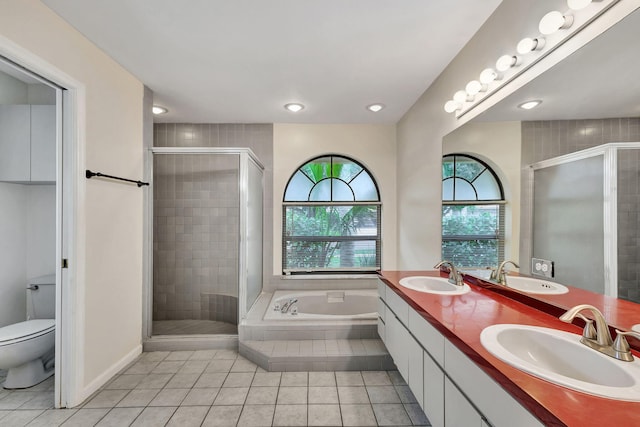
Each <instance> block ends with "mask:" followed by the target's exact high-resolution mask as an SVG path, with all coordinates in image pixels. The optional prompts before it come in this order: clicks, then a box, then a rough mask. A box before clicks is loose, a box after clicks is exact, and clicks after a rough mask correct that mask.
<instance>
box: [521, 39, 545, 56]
mask: <svg viewBox="0 0 640 427" xmlns="http://www.w3.org/2000/svg"><path fill="white" fill-rule="evenodd" d="M543 47H544V38H542V37H540V38H535V39H532V38H531V37H526V38H524V39H522V40H520V42H519V43H518V47H517V48H516V50H517V51H518V53H519V54H520V55H525V54H527V53H529V52H532V51H534V50H540V49H542V48H543Z"/></svg>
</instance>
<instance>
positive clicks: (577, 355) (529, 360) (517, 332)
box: [480, 324, 640, 402]
mask: <svg viewBox="0 0 640 427" xmlns="http://www.w3.org/2000/svg"><path fill="white" fill-rule="evenodd" d="M580 338H581V337H580V335H577V334H572V333H569V332H565V331H559V330H555V329H549V328H543V327H538V326H527V325H514V324H500V325H492V326H489V327H487V328H485V329H484V330H483V331H482V333H481V334H480V342H481V343H482V345H483V346H484V348H486V349H487V351H489V353H491V354H493V355H494V356H495V357H497V358H498V359H500V360H502V361H503V362H506V363H508V364H509V365H511V366H513V367H515V368H517V369H520V370H522V371H525V372H527V373H529V374H531V375H533V376H536V377H538V378H542V379H544V380H546V381H549V382H552V383H555V384H558V385H561V386H564V387H567V388H571V389H574V390H577V391H581V392H583V393H588V394H592V395H596V396H600V397H606V398H610V399H617V400H626V401H632V402H640V362H638V361H637V360H634V361H633V362H623V361H620V360H616V359H614V358H613V357H609V356H607V355H604V354H602V353H599V352H597V351H596V350H593V349H591V348H589V347H587V346H585V345H584V344H582V343H581V342H580Z"/></svg>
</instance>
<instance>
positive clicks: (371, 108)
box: [367, 104, 384, 113]
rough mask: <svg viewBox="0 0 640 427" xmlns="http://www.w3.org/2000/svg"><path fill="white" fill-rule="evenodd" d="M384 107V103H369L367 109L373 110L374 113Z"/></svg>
mask: <svg viewBox="0 0 640 427" xmlns="http://www.w3.org/2000/svg"><path fill="white" fill-rule="evenodd" d="M383 108H384V104H371V105H367V110H369V111H371V112H373V113H377V112H378V111H380V110H382V109H383Z"/></svg>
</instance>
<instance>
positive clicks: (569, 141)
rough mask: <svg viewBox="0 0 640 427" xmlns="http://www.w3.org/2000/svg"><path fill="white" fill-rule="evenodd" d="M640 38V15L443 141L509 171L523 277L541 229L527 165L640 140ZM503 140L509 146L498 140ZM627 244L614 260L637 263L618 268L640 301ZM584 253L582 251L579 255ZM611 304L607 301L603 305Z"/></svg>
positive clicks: (449, 148)
mask: <svg viewBox="0 0 640 427" xmlns="http://www.w3.org/2000/svg"><path fill="white" fill-rule="evenodd" d="M638 37H640V10H636V11H635V12H633V13H631V14H630V15H629V16H627V17H626V18H624V19H623V20H622V21H620V22H619V23H618V24H616V25H615V26H613V27H612V28H610V29H609V30H607V31H606V32H604V33H603V34H601V35H600V36H599V37H597V38H596V39H594V40H593V41H591V42H590V43H588V44H587V45H586V46H584V47H582V48H581V49H579V50H578V51H576V52H575V53H573V54H572V55H570V56H568V57H567V58H565V59H564V60H562V61H561V62H560V63H558V64H557V65H555V66H554V67H553V68H551V69H550V70H548V71H546V72H545V73H543V74H542V75H541V76H539V77H538V78H536V79H535V80H533V81H532V82H530V83H529V84H527V85H525V86H524V87H522V88H521V89H519V90H518V91H516V92H515V93H513V94H512V95H510V96H508V97H507V98H505V99H504V100H502V101H501V102H499V103H498V104H496V105H495V106H494V107H492V108H491V109H489V110H488V111H486V112H485V113H483V114H481V115H480V116H479V117H477V118H475V119H474V120H472V121H471V122H469V123H467V124H465V125H464V126H462V127H461V128H459V129H456V130H455V131H454V132H452V133H451V134H449V135H447V136H446V137H445V138H444V140H443V154H448V153H453V152H463V153H469V154H475V155H478V156H480V158H483V159H486V160H487V161H489V162H492V166H496V167H497V169H498V170H500V171H501V173H502V176H501V177H500V178H501V179H505V180H507V182H508V183H507V185H506V187H509V186H511V194H509V192H508V191H507V197H506V198H507V200H509V203H510V204H511V207H510V208H511V212H510V214H511V215H510V221H511V223H512V228H511V236H512V241H511V242H507V244H508V245H509V244H510V245H511V248H510V249H509V248H507V250H506V251H505V253H506V257H507V258H511V259H517V260H519V261H520V267H521V268H520V271H521V273H522V274H527V275H528V274H530V268H531V265H530V264H531V256H532V255H535V254H532V245H533V241H534V239H535V236H536V230H535V227H533V226H529V224H532V219H531V218H530V216H531V215H530V212H531V210H532V209H531V208H530V207H529V203H530V195H529V194H527V192H528V191H530V190H529V189H528V188H527V182H526V175H527V173H528V172H527V168H526V166H527V165H531V164H534V163H537V162H540V161H542V160H546V159H549V158H552V157H557V156H560V155H565V154H568V153H573V152H576V151H579V150H583V149H586V148H590V147H593V146H597V145H600V144H604V143H610V142H638V141H640V129H639V127H640V78H638V76H640V55H638V54H637V46H636V43H635V40H638ZM531 100H541V101H542V103H541V104H540V105H538V106H537V107H536V108H534V109H531V110H523V109H521V108H518V105H521V104H522V103H524V102H526V101H531ZM511 137H513V138H511ZM497 138H502V140H499V141H496V139H497ZM514 143H515V144H516V145H515V146H514V145H513V144H514ZM509 144H511V145H509ZM635 163H636V164H637V163H638V162H635ZM636 175H638V174H636ZM514 184H515V185H514ZM513 187H518V188H513ZM510 196H511V197H510ZM637 214H638V210H634V211H633V212H629V213H628V217H629V218H637ZM605 221H606V219H605ZM623 223H624V221H620V220H619V221H618V226H619V227H620V226H626V224H623ZM633 225H634V226H633V227H630V228H629V229H628V230H620V232H619V233H618V235H620V234H621V233H622V234H623V235H624V236H626V235H630V236H631V237H633V239H632V240H636V241H638V242H639V244H640V239H638V238H635V236H638V231H637V230H636V229H637V228H638V227H637V226H636V224H635V221H634V222H633ZM609 237H610V236H607V238H609ZM616 237H617V236H616ZM558 238H562V237H561V236H558ZM623 244H624V245H627V243H626V242H622V241H621V239H618V245H617V247H618V251H617V253H616V254H614V256H617V257H618V258H617V259H622V257H624V258H629V259H625V261H631V262H629V263H627V264H625V265H621V266H619V267H618V270H624V271H620V275H619V278H618V280H617V283H618V296H619V297H620V298H621V299H625V300H628V301H633V302H636V303H638V302H640V286H639V285H638V283H637V279H633V280H627V282H628V283H627V284H626V285H625V286H627V288H626V289H621V288H620V284H621V283H622V282H623V281H624V280H626V278H628V277H629V276H630V275H633V277H635V272H636V269H637V268H638V267H637V265H638V262H637V261H636V256H637V255H636V254H638V253H640V247H639V248H633V249H632V250H631V251H630V252H628V255H626V254H624V250H626V249H629V248H622V247H621V246H622V245H623ZM633 244H635V242H634V243H633ZM518 246H519V248H518ZM577 249H579V248H577ZM577 253H579V250H576V254H573V255H574V256H576V255H577ZM605 274H606V273H605ZM625 275H626V276H625ZM551 280H553V279H551ZM629 282H630V283H629ZM565 284H568V285H572V286H576V284H574V283H565ZM531 297H532V298H535V299H538V300H540V301H543V302H546V303H550V304H555V305H557V306H558V307H560V306H562V307H564V306H565V305H566V304H567V303H568V302H569V300H568V299H567V297H563V296H554V295H544V296H538V295H536V296H531ZM606 299H607V297H606V296H604V295H603V304H605V303H606ZM638 323H640V319H638ZM618 326H620V327H623V328H627V329H628V328H630V327H631V325H618Z"/></svg>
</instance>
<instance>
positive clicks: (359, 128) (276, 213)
mask: <svg viewBox="0 0 640 427" xmlns="http://www.w3.org/2000/svg"><path fill="white" fill-rule="evenodd" d="M327 153H335V154H342V155H345V156H349V157H352V158H353V159H355V160H358V161H359V162H361V163H363V164H364V165H365V166H366V167H367V169H368V170H369V172H371V173H372V174H373V177H374V179H375V180H376V182H377V183H378V188H379V190H380V196H381V198H382V242H383V243H382V244H383V246H382V268H383V269H386V270H393V269H395V268H396V245H397V244H396V233H395V223H396V203H397V201H396V162H395V158H396V127H395V125H297V124H275V125H274V126H273V237H274V238H273V274H274V275H280V274H282V197H283V194H284V188H285V186H286V185H287V182H288V181H289V178H290V177H291V175H292V174H293V173H294V172H295V170H296V169H297V168H298V167H299V166H302V165H303V164H304V163H305V162H306V161H307V160H309V159H311V158H313V157H316V156H319V155H322V154H327Z"/></svg>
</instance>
